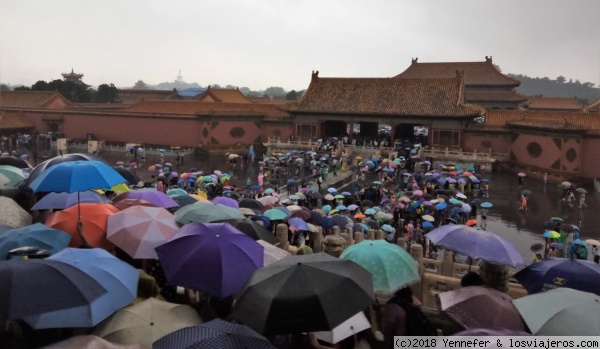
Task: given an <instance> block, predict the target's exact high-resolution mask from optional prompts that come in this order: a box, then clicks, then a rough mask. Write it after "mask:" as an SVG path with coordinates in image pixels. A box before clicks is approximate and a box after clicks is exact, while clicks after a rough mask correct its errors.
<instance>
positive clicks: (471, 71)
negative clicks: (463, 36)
mask: <svg viewBox="0 0 600 349" xmlns="http://www.w3.org/2000/svg"><path fill="white" fill-rule="evenodd" d="M456 71H462V72H464V76H465V85H466V86H507V87H509V86H510V87H517V86H519V85H520V84H521V82H520V81H519V80H515V79H513V78H511V77H509V76H507V75H504V74H502V73H501V72H500V71H499V70H498V69H497V68H496V67H495V66H494V64H493V63H492V57H486V59H485V61H483V62H433V63H429V62H428V63H420V62H418V58H415V59H413V60H412V64H411V65H410V66H409V67H408V68H407V69H406V70H405V71H403V72H402V73H400V74H398V75H396V76H394V78H399V79H415V78H417V79H423V78H425V79H427V78H451V77H454V76H455V75H456Z"/></svg>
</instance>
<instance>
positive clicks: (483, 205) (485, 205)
mask: <svg viewBox="0 0 600 349" xmlns="http://www.w3.org/2000/svg"><path fill="white" fill-rule="evenodd" d="M493 206H494V205H492V203H490V202H483V203H481V207H483V208H490V207H493Z"/></svg>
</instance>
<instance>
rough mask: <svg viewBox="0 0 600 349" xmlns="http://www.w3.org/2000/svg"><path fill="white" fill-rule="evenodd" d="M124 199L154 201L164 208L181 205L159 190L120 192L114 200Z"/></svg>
mask: <svg viewBox="0 0 600 349" xmlns="http://www.w3.org/2000/svg"><path fill="white" fill-rule="evenodd" d="M124 199H141V200H146V201H148V202H151V203H153V204H154V205H156V206H159V207H162V208H174V207H179V205H178V204H177V203H176V202H175V201H173V199H171V198H170V197H169V196H168V195H167V194H165V193H163V192H161V191H158V190H132V191H129V192H127V193H123V194H119V195H118V196H117V197H115V198H114V200H113V201H115V202H118V201H120V200H124Z"/></svg>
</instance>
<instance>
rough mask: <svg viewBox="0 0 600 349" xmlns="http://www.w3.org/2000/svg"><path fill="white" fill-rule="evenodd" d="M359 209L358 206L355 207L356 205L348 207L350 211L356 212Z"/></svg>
mask: <svg viewBox="0 0 600 349" xmlns="http://www.w3.org/2000/svg"><path fill="white" fill-rule="evenodd" d="M357 208H358V206H357V205H355V204H352V205H350V206H348V210H349V211H354V210H356V209H357Z"/></svg>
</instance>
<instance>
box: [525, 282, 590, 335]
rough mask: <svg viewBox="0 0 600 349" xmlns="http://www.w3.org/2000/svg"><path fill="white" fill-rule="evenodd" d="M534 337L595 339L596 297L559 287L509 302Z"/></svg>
mask: <svg viewBox="0 0 600 349" xmlns="http://www.w3.org/2000/svg"><path fill="white" fill-rule="evenodd" d="M513 303H514V304H515V307H517V310H518V311H519V313H521V316H522V317H523V320H525V323H527V326H528V327H529V329H530V330H531V333H533V334H534V335H536V336H597V335H598V334H599V333H600V296H597V295H595V294H593V293H589V292H583V291H578V290H574V289H572V288H566V287H560V288H556V289H553V290H550V291H547V292H541V293H536V294H533V295H529V296H526V297H522V298H519V299H515V300H514V301H513Z"/></svg>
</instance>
